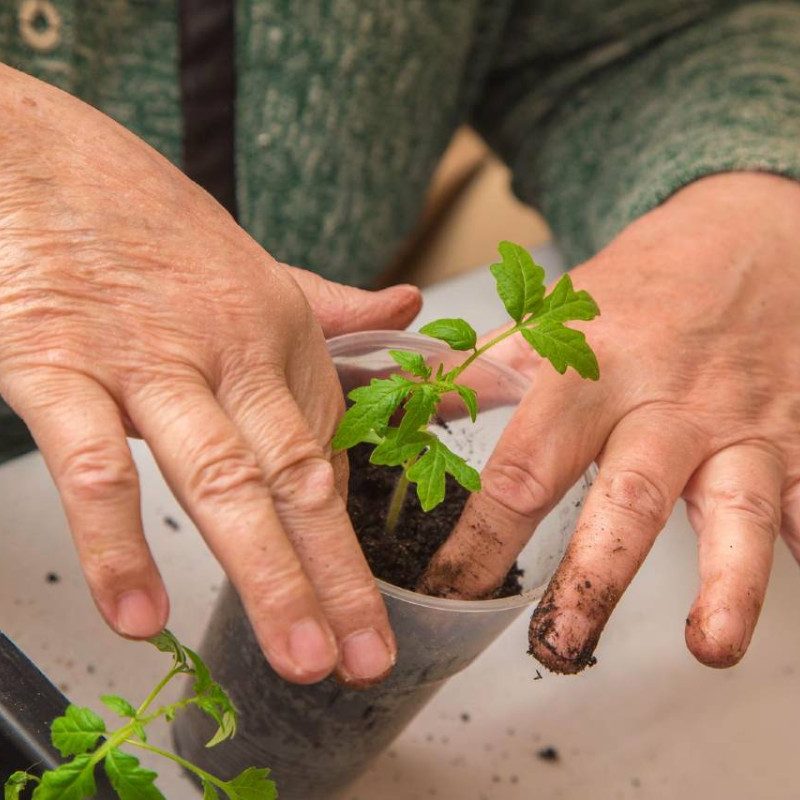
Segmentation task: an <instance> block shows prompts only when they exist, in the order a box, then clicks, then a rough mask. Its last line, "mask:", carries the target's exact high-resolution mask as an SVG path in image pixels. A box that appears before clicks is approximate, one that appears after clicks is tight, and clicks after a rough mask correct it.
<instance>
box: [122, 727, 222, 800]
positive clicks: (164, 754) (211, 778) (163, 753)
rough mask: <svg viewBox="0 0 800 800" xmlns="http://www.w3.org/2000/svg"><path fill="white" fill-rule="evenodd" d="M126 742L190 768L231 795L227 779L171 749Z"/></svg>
mask: <svg viewBox="0 0 800 800" xmlns="http://www.w3.org/2000/svg"><path fill="white" fill-rule="evenodd" d="M125 744H129V745H132V746H133V747H139V748H140V749H142V750H148V751H149V752H151V753H155V754H156V755H158V756H162V757H163V758H168V759H169V760H170V761H174V762H175V763H176V764H178V765H179V766H181V767H183V768H184V769H187V770H189V772H193V773H194V774H195V775H197V777H198V778H201V779H202V780H204V781H208V782H209V783H211V784H213V785H214V786H216V787H217V788H219V789H222V791H223V792H225V794H226V795H228V797H230V793H229V792H228V787H227V786H226V784H225V781H223V780H220V779H219V778H217V777H216V776H215V775H212V774H211V773H210V772H206V771H205V770H204V769H200V767H198V766H196V765H195V764H192V762H191V761H187V760H186V759H185V758H181V757H180V756H179V755H176V754H175V753H170V752H169V750H162V749H161V748H160V747H156V746H155V745H152V744H147V743H146V742H139V741H137V740H136V739H126V740H125Z"/></svg>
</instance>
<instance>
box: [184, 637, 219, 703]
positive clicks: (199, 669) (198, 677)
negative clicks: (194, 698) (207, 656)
mask: <svg viewBox="0 0 800 800" xmlns="http://www.w3.org/2000/svg"><path fill="white" fill-rule="evenodd" d="M183 649H184V650H185V651H186V656H187V658H188V659H189V661H191V663H192V671H193V672H194V684H193V686H192V688H193V689H194V693H195V694H202V693H203V692H204V691H205V690H206V689H207V688H208V687H209V686H210V685H211V684H212V683H214V681H213V679H212V678H211V672H210V671H209V669H208V667H207V666H206V663H205V661H203V659H202V658H200V656H199V655H198V654H197V653H195V651H194V650H191V649H190V648H188V647H184V648H183Z"/></svg>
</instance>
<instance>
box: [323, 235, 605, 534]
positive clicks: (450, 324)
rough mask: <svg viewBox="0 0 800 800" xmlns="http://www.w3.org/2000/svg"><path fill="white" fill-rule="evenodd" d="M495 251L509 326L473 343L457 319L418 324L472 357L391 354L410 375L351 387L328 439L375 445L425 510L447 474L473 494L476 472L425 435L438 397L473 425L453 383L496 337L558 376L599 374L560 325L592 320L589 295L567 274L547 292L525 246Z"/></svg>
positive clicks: (392, 519)
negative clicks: (527, 351) (519, 345)
mask: <svg viewBox="0 0 800 800" xmlns="http://www.w3.org/2000/svg"><path fill="white" fill-rule="evenodd" d="M498 250H499V252H500V259H501V260H500V261H499V262H498V263H496V264H492V265H491V267H490V270H491V272H492V275H493V276H494V279H495V283H496V286H497V294H498V296H499V297H500V300H501V301H502V303H503V305H504V306H505V309H506V311H507V312H508V315H509V316H510V317H511V320H512V323H513V324H512V325H511V326H510V327H509V328H508V329H507V330H505V331H503V332H502V333H500V334H498V335H497V336H495V337H494V338H493V339H490V340H488V341H486V342H485V343H484V344H482V345H480V346H479V345H478V337H477V334H476V333H475V329H474V328H473V327H472V326H471V325H470V324H469V323H468V322H466V321H464V320H463V319H458V318H448V319H439V320H435V321H434V322H429V323H428V324H427V325H424V326H423V327H422V328H420V333H423V334H425V335H426V336H431V337H433V338H435V339H440V340H441V341H444V342H446V343H447V344H448V345H449V346H450V347H451V349H453V350H455V351H469V350H471V351H472V352H471V353H470V354H469V355H468V356H467V357H466V358H465V359H464V360H463V361H462V362H461V363H459V364H458V365H457V366H454V367H451V368H450V369H449V370H446V369H445V365H444V363H440V364H439V365H438V367H437V368H436V369H435V370H434V369H433V367H432V366H431V365H430V364H429V363H428V362H427V361H426V359H425V356H424V355H423V354H422V353H415V352H413V351H410V350H390V351H389V355H390V356H391V357H392V359H393V360H394V361H395V362H396V363H397V364H398V365H399V366H400V367H401V368H402V370H403V371H404V372H405V373H407V375H410V376H411V377H406V376H403V375H399V374H392V375H389V376H388V377H386V378H373V379H372V381H371V382H370V384H369V385H368V386H360V387H358V388H357V389H353V390H352V391H351V392H350V393H349V394H348V398H349V399H350V400H351V401H352V404H351V405H350V407H349V408H348V409H347V411H346V412H345V415H344V417H343V418H342V420H341V422H340V423H339V427H338V429H337V431H336V435H335V436H334V439H333V447H334V449H336V450H345V449H347V448H350V447H353V446H355V445H357V444H359V443H361V442H366V443H369V444H373V445H375V449H374V450H373V452H372V455H371V456H370V461H371V462H372V463H373V464H381V465H385V466H389V467H398V466H399V467H402V468H403V478H402V479H401V482H400V484H398V485H399V486H400V487H401V488H402V489H403V491H405V488H404V487H405V486H406V485H407V483H415V484H416V491H417V496H418V498H419V501H420V505H421V506H422V508H423V509H424V510H426V511H429V510H430V509H432V508H434V507H436V506H437V505H438V504H439V503H441V502H442V500H443V499H444V496H445V477H446V475H452V476H453V477H454V478H455V479H456V481H458V483H460V484H461V485H462V486H463V487H464V488H466V489H468V490H469V491H472V492H474V491H478V490H479V489H480V485H481V484H480V476H479V475H478V473H477V472H476V471H475V470H474V469H473V468H472V467H470V466H469V465H468V464H467V463H466V462H465V461H464V459H462V458H460V457H459V456H457V455H456V454H455V453H453V452H452V451H451V450H450V449H449V448H448V447H447V446H446V445H445V444H444V443H443V442H442V441H441V440H440V439H438V438H437V437H436V435H435V434H434V433H433V432H431V431H430V430H428V426H429V425H430V423H431V421H432V419H433V418H434V416H435V414H436V412H437V409H438V408H439V405H440V403H441V401H442V398H443V397H444V396H445V395H447V394H449V393H455V394H457V395H458V396H459V397H460V398H461V401H462V402H463V404H464V406H465V408H466V410H467V412H468V414H469V416H470V419H471V420H472V421H473V422H475V420H476V418H477V415H478V396H477V393H476V392H475V390H474V389H473V388H471V387H469V386H466V385H464V384H462V383H459V382H458V378H459V377H460V376H461V374H462V373H463V372H464V371H465V370H466V369H467V367H469V365H470V364H472V362H473V361H475V359H476V358H478V357H479V356H481V355H483V354H484V353H485V352H486V351H487V350H489V349H490V348H492V347H493V346H494V345H496V344H498V343H499V342H500V341H502V340H503V339H506V338H508V337H509V336H512V335H514V334H516V333H520V334H521V335H522V336H523V337H524V339H525V340H526V341H527V342H528V343H529V344H530V346H531V347H532V348H533V349H534V350H535V351H536V352H537V353H538V354H539V355H540V356H542V358H545V359H547V360H548V361H549V362H550V363H551V364H552V365H553V367H554V368H555V369H556V370H558V372H560V373H561V374H563V373H564V372H566V370H567V369H568V368H570V367H571V368H572V369H574V370H575V371H576V372H577V373H578V374H579V375H580V376H581V377H583V378H588V379H590V380H597V379H598V378H599V377H600V370H599V367H598V364H597V358H596V357H595V354H594V352H593V351H592V349H591V347H590V346H589V344H588V343H587V342H586V337H585V336H584V334H583V333H582V332H581V331H577V330H575V329H573V328H569V327H567V326H566V324H565V323H567V322H570V321H577V320H582V321H586V320H591V319H594V317H596V316H597V315H598V314H599V313H600V310H599V309H598V307H597V304H596V303H595V301H594V300H593V299H592V297H591V296H590V295H589V293H588V292H586V291H584V290H580V291H576V290H575V288H574V287H573V285H572V280H571V278H570V277H569V275H564V276H562V277H561V279H560V280H559V281H558V282H557V283H556V285H555V286H554V287H553V290H552V291H551V292H550V293H549V294H546V288H545V285H544V278H545V272H544V269H543V268H542V267H541V266H540V265H539V264H537V263H536V262H535V261H534V260H533V258H532V257H531V255H530V253H529V252H528V251H527V250H526V249H525V248H524V247H521V246H520V245H518V244H514V243H513V242H500V244H499V245H498ZM397 417H399V421H398V419H397ZM402 500H403V497H402V496H398V497H395V498H393V500H392V505H391V507H390V512H389V517H388V520H387V526H388V527H389V528H390V529H391V528H392V527H393V526H394V524H395V523H396V521H397V519H396V517H397V514H399V509H400V508H402Z"/></svg>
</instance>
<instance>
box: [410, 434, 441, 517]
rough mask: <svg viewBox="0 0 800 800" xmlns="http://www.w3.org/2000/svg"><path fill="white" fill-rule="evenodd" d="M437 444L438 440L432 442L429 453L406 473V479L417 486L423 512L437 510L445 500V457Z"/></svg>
mask: <svg viewBox="0 0 800 800" xmlns="http://www.w3.org/2000/svg"><path fill="white" fill-rule="evenodd" d="M436 442H438V439H437V440H435V441H433V442H431V445H430V447H429V448H428V451H427V452H426V453H424V454H423V455H422V456H421V457H420V458H419V459H418V460H417V461H416V462H415V463H414V464H413V466H412V467H411V469H409V470H408V472H406V477H407V478H408V479H409V480H410V481H411V482H412V483H416V485H417V497H418V498H419V504H420V506H422V510H423V511H430V510H431V509H433V508H436V506H438V505H439V503H441V502H442V500H444V491H445V482H444V476H445V468H444V455H443V453H442V452H441V450H440V448H438V447H437V446H436Z"/></svg>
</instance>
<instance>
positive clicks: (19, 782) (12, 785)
mask: <svg viewBox="0 0 800 800" xmlns="http://www.w3.org/2000/svg"><path fill="white" fill-rule="evenodd" d="M30 781H38V778H37V777H36V776H35V775H31V774H30V773H28V772H22V771H21V770H17V772H12V773H11V775H9V776H8V780H6V782H5V784H3V800H18V798H19V796H20V794H21V793H22V791H23V790H24V789H25V787H26V786H27V785H28V783H29V782H30Z"/></svg>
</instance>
